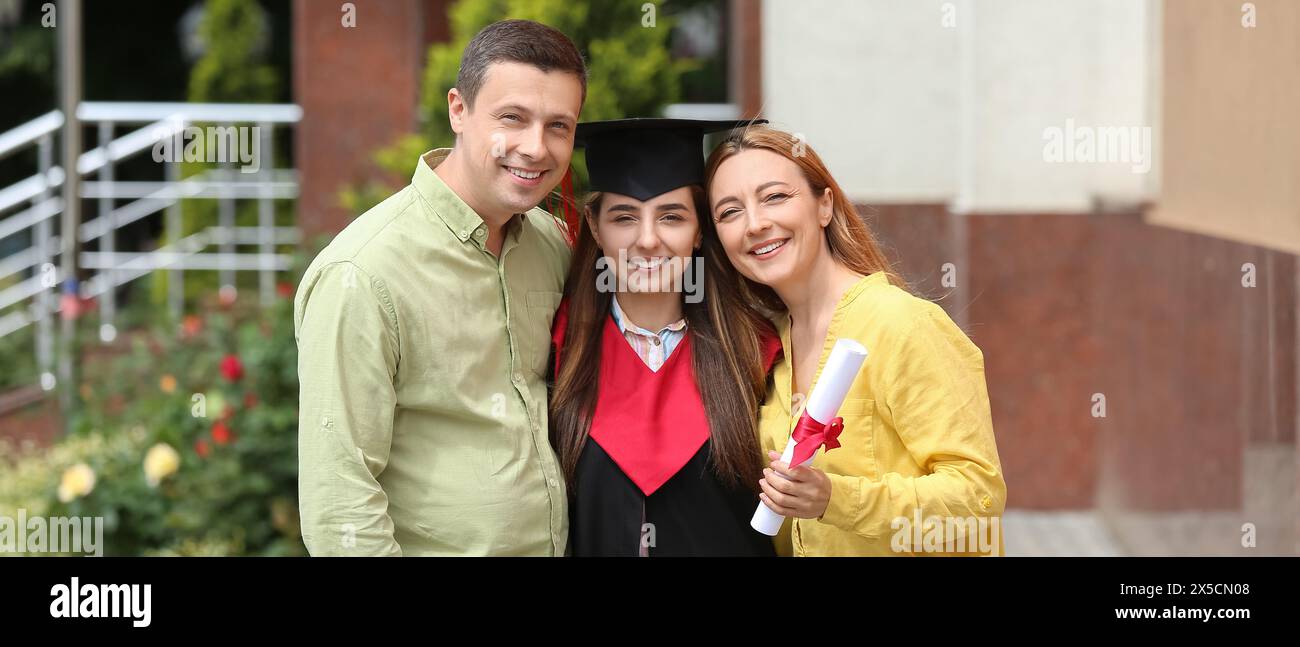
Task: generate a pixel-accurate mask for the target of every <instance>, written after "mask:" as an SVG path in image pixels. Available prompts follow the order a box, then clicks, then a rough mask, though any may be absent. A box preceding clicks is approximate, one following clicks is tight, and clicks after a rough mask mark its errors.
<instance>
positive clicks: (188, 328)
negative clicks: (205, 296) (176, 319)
mask: <svg viewBox="0 0 1300 647" xmlns="http://www.w3.org/2000/svg"><path fill="white" fill-rule="evenodd" d="M202 330H203V319H201V318H200V317H199V316H198V315H185V319H183V320H181V334H182V335H183V336H185V337H193V336H195V335H197V334H199V332H200V331H202Z"/></svg>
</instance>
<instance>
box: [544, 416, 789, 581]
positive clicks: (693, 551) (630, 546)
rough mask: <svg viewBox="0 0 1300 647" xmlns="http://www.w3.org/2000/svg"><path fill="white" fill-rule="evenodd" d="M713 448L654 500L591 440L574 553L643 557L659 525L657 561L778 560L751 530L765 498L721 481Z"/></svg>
mask: <svg viewBox="0 0 1300 647" xmlns="http://www.w3.org/2000/svg"><path fill="white" fill-rule="evenodd" d="M710 444H711V443H710V442H708V441H706V442H705V443H704V445H703V446H702V447H700V449H699V451H698V452H696V453H695V455H694V456H693V457H691V460H690V461H688V462H687V463H686V465H685V466H683V467H682V469H681V470H679V471H678V472H677V474H675V475H673V477H672V478H670V479H668V482H666V483H664V484H663V485H662V486H661V487H660V488H659V489H658V490H655V492H654V493H653V494H651V495H650V496H646V495H645V494H643V493H642V492H641V489H640V488H638V487H637V486H636V484H635V483H633V482H632V480H631V479H629V478H628V477H627V475H626V474H624V473H623V470H621V469H619V466H618V464H617V463H615V462H614V461H613V460H612V459H610V457H609V454H607V453H605V450H604V449H601V447H600V444H599V443H596V442H594V441H592V440H588V441H587V444H586V447H584V448H583V450H582V454H581V456H579V458H578V466H577V471H576V474H575V479H574V480H575V486H574V488H573V492H572V493H571V496H570V499H569V546H570V548H571V550H572V551H573V554H574V555H575V556H626V557H635V556H637V555H638V554H639V551H640V548H641V544H642V533H641V531H642V527H643V524H645V523H651V524H654V525H653V532H647V535H646V537H645V542H646V543H650V542H651V541H653V544H654V545H653V546H650V547H649V549H648V552H649V555H650V556H652V557H685V556H700V557H722V556H736V557H774V556H775V555H776V550H775V548H774V547H773V545H772V538H771V537H768V536H767V535H764V534H762V533H760V532H758V531H756V530H754V529H753V528H750V527H749V520H750V518H751V517H753V516H754V509H755V508H756V507H757V506H758V494H757V493H754V492H751V491H749V490H746V489H740V488H733V487H728V486H727V485H724V484H723V483H721V482H720V481H719V480H718V478H717V477H716V476H715V475H714V473H713V469H712V467H711V466H710V464H709V462H710V458H709V449H710ZM642 515H644V517H642ZM643 519H644V521H643Z"/></svg>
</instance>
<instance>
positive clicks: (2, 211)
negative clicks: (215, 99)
mask: <svg viewBox="0 0 1300 647" xmlns="http://www.w3.org/2000/svg"><path fill="white" fill-rule="evenodd" d="M77 118H78V120H79V121H80V122H81V123H82V124H83V125H85V126H87V127H89V126H90V125H91V124H94V125H96V126H97V130H98V145H97V146H96V147H95V148H93V149H91V150H88V151H86V152H84V153H82V154H81V155H80V156H79V157H78V159H77V164H76V166H77V169H76V170H77V173H78V175H79V176H81V177H86V176H95V177H96V179H95V180H94V181H84V182H82V183H81V189H80V192H79V197H80V198H81V199H83V200H91V201H93V202H94V203H95V204H96V205H97V208H96V209H95V212H96V213H95V217H94V218H93V219H86V220H84V221H83V222H81V223H80V226H79V229H78V231H77V232H76V235H77V239H78V240H79V241H80V242H81V243H89V242H92V241H97V243H96V244H97V246H98V250H97V251H84V250H83V251H81V252H79V253H78V256H77V261H78V264H79V266H80V267H82V268H84V269H86V270H88V271H91V273H90V276H89V279H88V280H86V281H85V282H82V283H80V284H79V285H78V292H79V294H80V296H81V297H83V298H89V297H98V298H99V299H100V308H99V317H100V326H99V331H100V338H101V340H103V341H105V342H107V341H112V339H113V338H114V337H115V336H116V334H117V332H116V328H115V326H114V319H115V317H116V313H117V304H116V295H115V291H114V288H116V287H118V286H120V285H124V284H126V283H128V282H130V281H133V280H135V279H137V278H140V277H142V276H145V275H147V274H149V273H151V272H154V271H166V272H167V273H168V277H169V280H168V282H167V286H168V296H167V303H168V308H169V310H171V312H172V314H173V315H175V316H177V317H179V316H180V315H181V314H182V313H181V310H182V308H183V305H184V294H185V293H184V280H185V278H184V277H185V272H186V271H187V270H190V271H197V270H203V271H212V270H215V271H216V272H217V273H218V277H219V281H220V283H221V285H222V286H223V288H225V287H226V286H231V287H233V286H234V284H235V273H236V272H242V271H251V272H257V273H258V277H259V280H258V292H259V295H260V297H261V300H262V302H263V303H264V304H266V303H269V302H270V301H271V300H272V299H273V298H274V295H275V273H276V272H280V271H284V270H287V269H289V265H290V263H291V257H290V256H289V255H285V254H280V253H277V251H276V246H277V245H284V244H293V243H296V242H298V240H299V233H298V230H297V228H295V227H278V226H276V224H275V209H274V201H275V200H286V199H294V198H297V196H298V177H297V172H296V170H294V169H292V168H288V169H275V168H270V167H269V166H268V165H267V164H265V163H263V162H264V161H270V162H272V163H273V162H274V157H275V156H274V155H273V154H272V151H273V148H272V145H273V144H274V142H275V139H274V133H275V129H276V128H277V127H280V128H288V127H291V126H292V124H295V123H297V122H298V121H299V120H300V119H301V118H302V110H301V108H299V107H298V106H296V105H289V104H222V103H207V104H200V103H101V102H84V103H82V104H80V106H79V107H78V108H77ZM196 122H198V123H204V124H209V125H210V126H212V127H217V128H227V127H232V126H234V125H235V124H251V125H253V126H257V127H258V128H257V130H256V132H257V134H258V136H259V138H260V141H258V142H257V144H258V146H259V149H260V151H262V152H263V154H262V155H261V156H260V157H261V159H260V160H259V163H258V168H257V169H256V171H255V172H252V173H249V172H241V170H238V169H236V168H235V165H233V164H224V165H222V166H221V167H219V168H215V169H211V170H209V171H206V172H204V173H201V174H199V175H195V176H192V177H188V178H185V179H181V178H180V174H179V163H178V162H177V161H174V160H173V161H164V162H161V164H162V165H163V167H164V169H163V171H164V177H165V179H164V180H163V181H155V182H147V181H120V180H116V179H115V178H114V171H115V167H116V166H117V164H118V163H119V162H122V161H123V160H126V159H128V158H131V157H133V156H136V155H138V154H140V153H142V152H145V151H151V150H153V149H154V147H155V146H156V145H157V144H159V143H160V142H164V141H166V140H167V139H171V138H173V137H174V136H176V135H177V134H178V133H182V132H184V129H185V128H186V127H187V126H189V125H193V124H195V123H196ZM63 125H64V117H63V114H62V113H61V112H59V111H57V110H56V111H51V112H48V113H46V114H44V115H41V116H40V117H37V118H36V119H33V120H31V121H29V122H27V123H25V124H22V125H20V126H18V127H16V128H13V129H11V130H9V131H7V132H4V133H0V158H3V157H5V156H7V155H11V154H13V153H15V152H18V151H20V150H24V149H27V148H30V147H33V146H34V147H36V152H37V156H36V157H37V168H36V173H35V174H34V175H31V176H29V177H27V178H24V179H22V180H19V181H18V182H15V183H14V184H12V185H10V186H7V187H3V188H0V243H3V242H4V241H5V239H7V238H9V237H11V236H18V235H21V234H24V233H27V234H28V235H29V237H30V244H28V245H27V246H25V247H22V248H20V249H18V250H16V251H12V252H9V253H7V254H5V255H4V256H2V257H0V280H4V279H6V278H8V277H12V276H15V275H18V276H21V277H24V278H22V279H21V280H19V281H17V282H16V283H14V284H13V285H11V286H9V287H6V288H4V289H2V290H0V313H2V314H0V337H4V336H6V335H9V334H12V333H13V332H15V331H17V330H21V329H23V328H25V327H27V326H30V325H33V324H35V326H36V348H35V352H36V359H37V366H38V370H39V371H40V373H41V378H40V379H41V386H42V387H43V388H45V389H46V390H50V389H53V388H54V386H55V378H54V373H53V370H52V367H53V352H52V350H53V343H54V338H53V335H54V327H53V322H52V320H53V317H52V315H53V314H54V313H56V312H60V311H61V310H62V304H61V302H60V300H59V299H56V298H55V297H54V293H55V290H56V289H57V286H59V285H60V284H61V283H63V279H64V278H71V277H61V276H58V269H57V268H58V265H57V264H56V260H58V259H59V256H60V254H61V249H62V248H61V246H60V242H61V241H60V236H61V235H62V232H59V233H58V234H56V233H55V232H54V231H53V227H54V225H53V222H54V221H55V220H56V218H55V217H56V216H58V215H60V214H61V213H62V212H63V197H62V196H61V195H60V194H59V190H60V189H61V188H62V187H63V184H64V180H65V178H66V175H65V171H64V169H63V168H62V167H60V166H57V165H55V164H54V138H55V136H56V135H57V134H58V132H59V131H60V129H61V128H63ZM119 127H135V129H134V130H130V131H129V132H126V133H125V134H123V135H121V136H119V137H116V138H115V137H114V134H115V132H116V130H117V129H118V128H119ZM177 153H179V151H177ZM182 200H216V201H217V204H218V216H217V218H218V225H217V226H215V227H208V228H206V229H203V230H201V231H198V232H196V233H194V234H191V235H189V236H186V237H184V238H181V237H180V232H181V225H182V222H181V221H182V212H181V208H180V206H181V201H182ZM237 200H255V201H256V202H257V205H258V224H257V226H256V227H236V226H235V210H236V209H235V207H236V201H237ZM159 212H162V213H163V218H164V219H165V231H166V232H167V234H168V240H166V241H165V244H163V245H162V246H160V247H159V248H157V249H153V250H145V251H127V250H120V249H118V245H117V236H116V233H117V231H118V230H119V229H121V228H122V227H124V226H126V225H129V224H131V223H133V222H136V221H138V220H140V219H142V218H146V217H149V216H152V215H154V214H157V213H159ZM6 214H8V215H6ZM241 245H242V246H256V251H253V252H241V251H239V250H238V249H237V247H238V246H241ZM211 247H216V248H217V251H216V252H211V251H208V249H209V248H211Z"/></svg>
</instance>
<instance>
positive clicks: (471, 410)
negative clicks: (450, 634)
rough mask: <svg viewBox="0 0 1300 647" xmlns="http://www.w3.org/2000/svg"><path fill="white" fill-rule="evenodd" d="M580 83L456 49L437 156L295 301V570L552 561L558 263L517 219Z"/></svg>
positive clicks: (554, 164)
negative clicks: (339, 563)
mask: <svg viewBox="0 0 1300 647" xmlns="http://www.w3.org/2000/svg"><path fill="white" fill-rule="evenodd" d="M586 83H587V71H586V66H585V64H584V63H583V60H582V56H581V55H580V54H579V53H578V50H577V48H576V47H575V46H574V45H573V43H572V42H571V41H570V40H569V39H568V38H567V37H565V36H564V35H563V34H561V33H560V32H559V31H556V30H555V29H552V28H550V27H547V26H545V25H541V24H538V23H535V22H530V21H521V20H509V21H502V22H498V23H494V24H492V25H489V26H488V27H486V28H484V29H483V30H482V31H481V32H479V33H478V35H476V36H475V37H474V39H473V40H472V41H471V42H470V44H469V45H468V46H467V47H466V48H465V51H464V53H463V56H462V58H461V64H460V71H459V73H458V75H457V78H456V87H455V88H452V89H451V90H450V91H449V92H448V93H447V106H448V110H449V112H450V122H451V129H452V131H454V132H455V134H456V143H455V147H454V148H452V149H449V150H448V149H439V150H435V151H431V152H429V153H426V154H425V155H423V156H422V157H421V158H420V160H419V163H418V165H417V168H416V170H415V176H414V178H413V179H412V180H411V184H410V185H409V186H407V187H406V188H404V189H402V190H401V191H399V192H398V193H397V194H395V195H393V196H392V197H390V198H388V199H387V200H385V201H384V202H383V203H381V204H379V205H378V206H376V207H375V208H373V209H371V210H370V211H367V212H366V213H364V214H362V215H361V216H360V217H358V218H357V219H356V220H355V221H353V222H352V223H351V224H350V225H348V227H347V228H346V229H344V230H343V231H342V232H341V233H340V234H339V235H338V236H337V237H336V238H335V239H334V241H333V242H331V243H330V245H329V246H328V247H327V248H325V250H324V251H322V252H321V253H320V255H319V256H317V257H316V259H315V260H314V261H312V264H311V266H310V267H309V268H308V269H307V272H306V274H305V275H304V276H303V279H302V283H301V284H300V285H299V287H298V293H297V298H296V300H295V303H294V326H295V334H296V337H297V340H298V351H299V356H298V377H299V380H300V382H301V393H300V407H299V421H298V424H299V429H298V433H299V496H300V507H301V513H302V529H303V541H304V542H305V543H306V545H307V549H308V550H309V551H310V552H311V554H313V555H556V556H560V555H564V553H565V547H566V542H567V535H568V518H567V513H568V511H567V500H566V493H565V488H564V479H563V476H562V474H561V471H560V468H559V465H558V463H557V461H556V457H555V453H554V452H553V451H552V449H551V446H550V443H549V442H548V440H547V419H546V418H547V407H546V385H545V383H544V380H543V376H544V374H545V364H546V359H547V354H548V352H549V350H550V346H549V341H550V325H551V320H552V316H553V314H554V312H555V308H556V306H557V305H558V304H559V301H560V292H561V290H562V287H563V283H564V276H565V273H566V271H567V266H568V261H569V250H568V247H567V245H566V243H565V240H564V237H563V234H562V232H561V230H560V227H559V225H558V224H557V221H556V220H555V219H554V218H552V217H551V216H550V215H549V214H547V213H546V212H545V211H542V210H541V209H537V208H535V206H536V205H537V204H538V203H540V202H541V201H542V199H543V198H544V197H545V196H546V195H547V193H548V192H550V191H551V189H553V188H554V187H555V185H556V184H557V183H558V182H559V181H560V179H561V178H562V176H563V175H564V173H565V170H566V169H567V168H568V166H569V159H570V157H572V155H573V136H574V129H575V127H576V125H577V121H578V116H579V113H580V112H581V110H582V104H583V102H584V101H585V99H586Z"/></svg>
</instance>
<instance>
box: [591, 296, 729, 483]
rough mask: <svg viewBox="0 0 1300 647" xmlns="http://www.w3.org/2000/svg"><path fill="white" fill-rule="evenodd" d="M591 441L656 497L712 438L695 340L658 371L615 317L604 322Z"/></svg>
mask: <svg viewBox="0 0 1300 647" xmlns="http://www.w3.org/2000/svg"><path fill="white" fill-rule="evenodd" d="M597 389H598V393H599V395H598V396H597V398H596V411H595V413H594V415H593V416H592V419H591V440H594V441H596V442H597V443H599V444H600V446H601V448H602V449H604V450H605V453H607V454H609V457H610V458H612V459H613V460H614V462H615V463H617V464H618V466H619V468H620V469H622V470H623V473H624V474H626V475H627V476H628V478H630V479H632V482H633V483H636V486H637V487H638V488H640V489H641V491H642V492H644V493H645V494H646V495H647V496H649V495H651V494H654V492H655V490H658V489H659V487H660V486H662V485H663V484H664V483H667V482H668V479H670V478H672V476H673V475H674V474H676V473H677V472H678V470H680V469H681V468H682V466H683V465H685V464H686V462H687V461H689V460H691V457H692V456H694V455H695V453H696V452H698V451H699V450H700V447H703V446H704V442H705V441H707V440H708V439H709V419H708V416H707V415H705V413H704V401H703V400H702V399H701V398H700V391H699V389H697V388H696V386H695V369H694V367H693V365H692V363H691V336H690V335H689V334H688V335H686V336H685V337H683V338H682V341H681V342H680V343H678V344H677V348H675V349H673V353H672V354H671V355H669V356H668V359H667V360H666V361H665V362H664V364H663V366H660V367H659V370H658V371H652V370H650V367H649V366H646V364H645V362H643V361H641V357H640V356H639V355H637V354H636V351H634V350H632V346H631V345H630V344H628V343H627V339H626V338H624V337H623V333H622V332H621V331H619V329H618V325H617V324H615V323H614V319H613V317H606V318H605V332H604V335H603V337H602V340H601V348H600V382H599V384H598V386H597Z"/></svg>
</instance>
